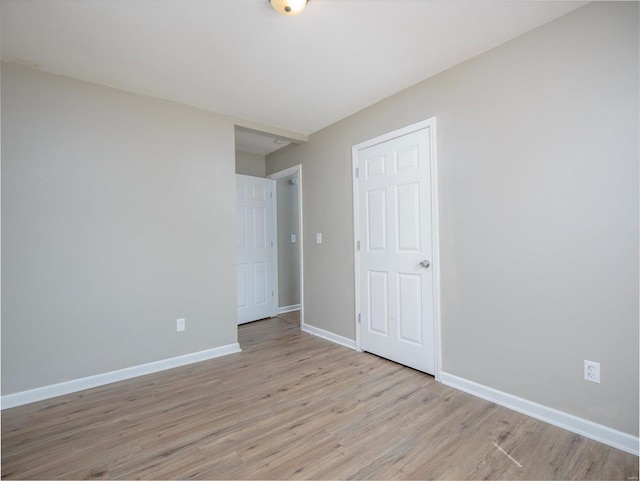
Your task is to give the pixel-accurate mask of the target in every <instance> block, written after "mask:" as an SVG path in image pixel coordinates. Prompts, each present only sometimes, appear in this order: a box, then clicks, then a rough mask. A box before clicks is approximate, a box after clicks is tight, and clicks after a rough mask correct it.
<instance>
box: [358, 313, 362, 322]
mask: <svg viewBox="0 0 640 481" xmlns="http://www.w3.org/2000/svg"><path fill="white" fill-rule="evenodd" d="M361 322H362V321H361V317H360V313H358V324H361Z"/></svg>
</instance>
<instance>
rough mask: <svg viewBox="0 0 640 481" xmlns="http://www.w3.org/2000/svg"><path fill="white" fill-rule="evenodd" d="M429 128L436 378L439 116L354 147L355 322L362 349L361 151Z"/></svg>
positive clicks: (357, 345) (438, 346) (437, 370)
mask: <svg viewBox="0 0 640 481" xmlns="http://www.w3.org/2000/svg"><path fill="white" fill-rule="evenodd" d="M424 129H429V145H430V149H431V150H430V154H431V162H430V169H431V172H430V174H431V214H432V215H431V241H432V246H433V258H432V262H431V264H432V268H433V320H434V333H433V334H434V358H435V372H434V377H435V379H436V381H440V380H441V375H442V340H441V332H442V331H441V325H442V323H441V311H440V230H439V225H440V216H439V211H440V208H439V202H438V199H439V195H438V157H437V153H438V150H437V148H436V137H437V135H436V118H435V117H431V118H429V119H426V120H423V121H421V122H417V123H415V124H411V125H407V126H406V127H402V128H401V129H398V130H394V131H392V132H388V133H386V134H383V135H380V136H378V137H375V138H373V139H369V140H366V141H364V142H361V143H359V144H356V145H354V146H353V147H351V163H352V174H351V175H352V181H353V239H354V243H353V250H354V274H355V275H354V281H355V297H356V299H355V306H356V311H355V325H356V339H355V343H354V346H355V349H356V350H357V351H362V347H361V341H360V323H359V322H358V314H359V313H360V282H359V279H360V252H359V251H358V240H359V238H358V236H359V226H358V222H359V219H360V217H359V209H358V178H357V177H356V172H357V169H358V152H359V151H360V150H363V149H366V148H369V147H371V146H374V145H377V144H381V143H383V142H387V141H389V140H393V139H396V138H398V137H402V136H403V135H407V134H411V133H413V132H417V131H419V130H424Z"/></svg>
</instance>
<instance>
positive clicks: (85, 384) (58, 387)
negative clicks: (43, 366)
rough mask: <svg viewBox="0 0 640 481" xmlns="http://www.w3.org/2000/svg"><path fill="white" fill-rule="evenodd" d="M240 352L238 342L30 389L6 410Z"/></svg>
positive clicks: (5, 399) (5, 403)
mask: <svg viewBox="0 0 640 481" xmlns="http://www.w3.org/2000/svg"><path fill="white" fill-rule="evenodd" d="M240 351H241V349H240V345H239V344H238V343H237V342H236V343H234V344H227V345H225V346H220V347H214V348H213V349H207V350H206V351H199V352H192V353H191V354H185V355H182V356H176V357H171V358H169V359H162V360H160V361H154V362H148V363H146V364H140V365H138V366H131V367H127V368H124V369H119V370H117V371H111V372H105V373H103V374H96V375H95V376H88V377H83V378H80V379H74V380H72V381H66V382H61V383H59V384H51V385H49V386H44V387H39V388H36V389H30V390H28V391H21V392H17V393H14V394H7V395H5V396H2V409H8V408H12V407H16V406H22V405H23V404H29V403H32V402H36V401H42V400H44V399H50V398H53V397H57V396H64V395H65V394H71V393H74V392H78V391H84V390H85V389H91V388H94V387H98V386H104V385H105V384H111V383H112V382H118V381H124V380H125V379H131V378H134V377H138V376H144V375H145V374H152V373H154V372H159V371H165V370H167V369H173V368H174V367H179V366H185V365H187V364H192V363H194V362H201V361H206V360H208V359H214V358H216V357H221V356H226V355H227V354H233V353H236V352H240Z"/></svg>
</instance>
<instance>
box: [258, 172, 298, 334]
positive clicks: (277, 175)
mask: <svg viewBox="0 0 640 481" xmlns="http://www.w3.org/2000/svg"><path fill="white" fill-rule="evenodd" d="M296 172H297V173H298V226H299V227H298V228H299V230H300V232H299V233H298V234H299V235H298V245H299V249H300V304H299V307H298V309H300V328H301V329H302V328H304V326H305V324H304V224H303V222H302V219H303V215H302V212H303V210H302V164H298V165H294V166H293V167H289V168H288V169H284V170H281V171H279V172H274V173H273V174H269V175H268V176H267V178H268V179H272V180H274V181H276V180H278V179H282V178H284V177H289V176H290V175H291V174H295V173H296ZM274 210H275V211H276V212H277V210H278V208H277V203H276V208H275V209H274ZM276 232H277V230H276ZM277 270H278V265H277V264H276V271H277ZM292 310H295V309H292ZM278 312H279V313H280V314H282V313H284V312H289V311H280V310H279V311H278Z"/></svg>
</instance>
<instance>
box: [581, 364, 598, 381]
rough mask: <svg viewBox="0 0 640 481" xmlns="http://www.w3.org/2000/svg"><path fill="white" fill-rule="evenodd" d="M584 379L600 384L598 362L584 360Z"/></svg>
mask: <svg viewBox="0 0 640 481" xmlns="http://www.w3.org/2000/svg"><path fill="white" fill-rule="evenodd" d="M584 380H585V381H589V382H595V383H597V384H600V363H599V362H594V361H586V360H585V361H584Z"/></svg>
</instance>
